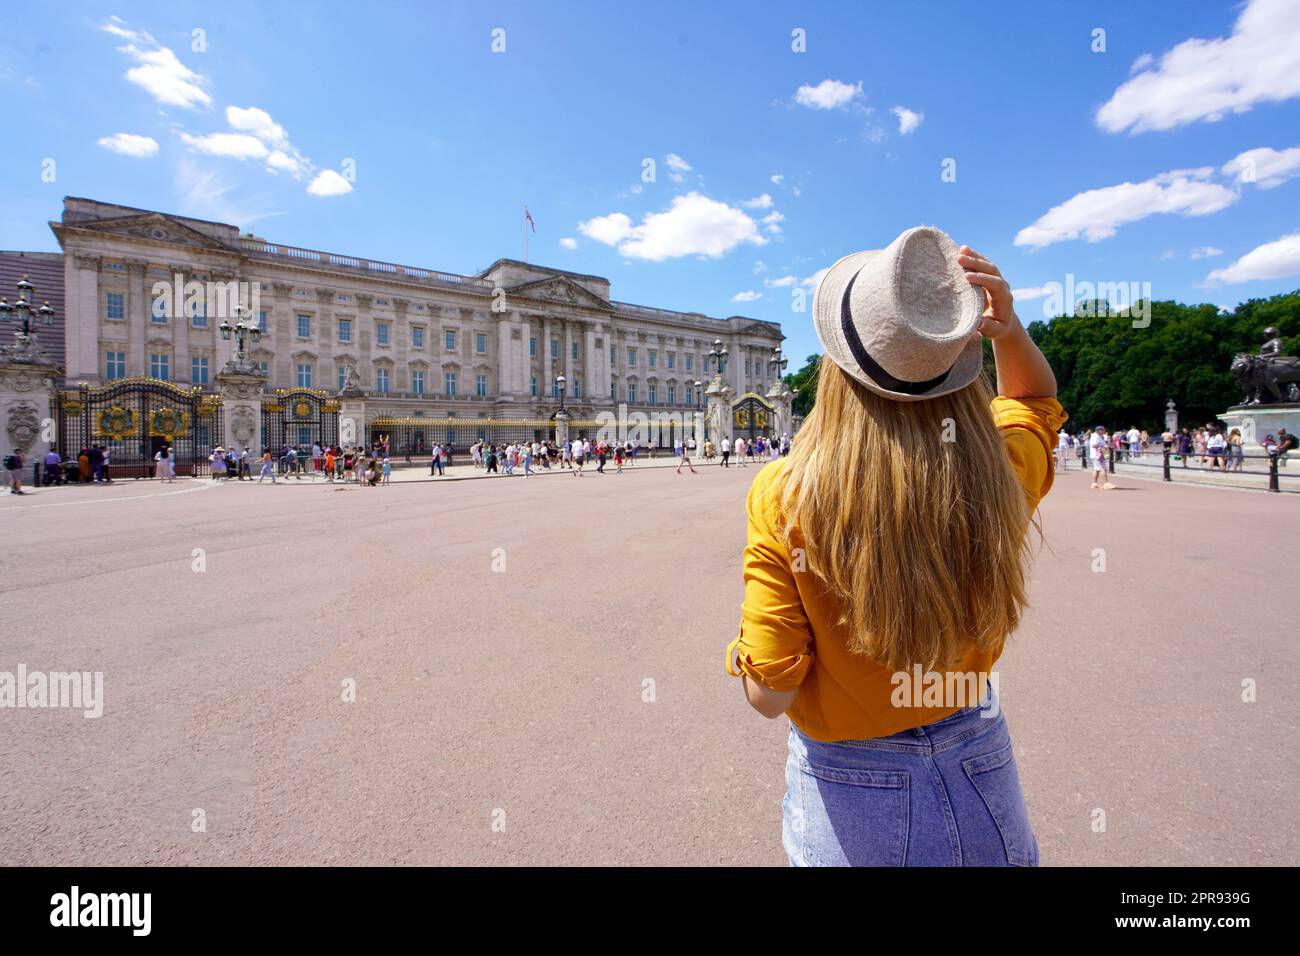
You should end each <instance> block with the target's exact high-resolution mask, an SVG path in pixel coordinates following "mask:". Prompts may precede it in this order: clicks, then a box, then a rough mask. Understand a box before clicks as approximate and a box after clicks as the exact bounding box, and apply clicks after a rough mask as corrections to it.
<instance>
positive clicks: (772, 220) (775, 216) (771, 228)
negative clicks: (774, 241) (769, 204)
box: [762, 209, 785, 236]
mask: <svg viewBox="0 0 1300 956" xmlns="http://www.w3.org/2000/svg"><path fill="white" fill-rule="evenodd" d="M784 221H785V216H783V215H781V214H780V213H779V212H777V211H776V210H775V209H773V210H772V211H771V212H770V213H768V214H767V215H766V216H764V217H763V219H762V223H763V228H764V229H766V230H767V231H768V232H769V233H771V234H772V235H774V236H775V235H777V234H778V233H780V232H781V227H780V226H778V225H777V223H778V222H784Z"/></svg>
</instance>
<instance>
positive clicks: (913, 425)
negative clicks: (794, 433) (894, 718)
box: [782, 358, 1030, 670]
mask: <svg viewBox="0 0 1300 956" xmlns="http://www.w3.org/2000/svg"><path fill="white" fill-rule="evenodd" d="M992 397H993V393H992V390H991V389H990V387H989V384H988V382H987V380H986V379H985V378H984V376H983V375H981V376H980V378H979V379H977V380H976V381H975V382H973V383H972V384H970V385H968V386H967V387H966V388H963V389H961V390H959V391H956V392H952V393H950V394H948V395H944V396H941V397H939V398H932V399H927V400H924V401H915V402H896V401H891V400H890V399H887V398H884V397H882V396H880V395H877V394H876V393H874V392H872V391H871V390H870V389H867V388H865V387H863V386H862V385H861V384H859V383H858V382H856V381H854V380H853V379H852V378H850V377H849V376H848V375H846V374H845V373H844V372H843V371H841V370H840V368H839V367H838V366H836V365H835V364H834V363H833V362H831V361H829V360H828V359H826V358H823V359H822V361H821V368H820V370H819V373H818V384H817V402H816V404H815V405H814V407H813V410H812V412H811V413H810V414H809V416H808V419H807V420H806V421H805V423H804V425H803V428H802V429H800V432H799V440H798V441H797V442H795V443H794V447H793V448H792V449H791V452H790V459H789V465H788V468H787V470H786V472H785V474H784V476H783V479H782V481H783V490H782V494H783V504H784V508H783V512H784V515H785V529H784V530H785V536H786V541H787V544H789V545H790V546H791V547H792V548H795V547H799V548H802V549H803V555H804V557H805V559H806V561H807V570H808V571H810V572H811V573H813V574H814V575H816V576H817V577H818V578H819V579H820V581H821V582H822V583H823V584H824V585H825V587H826V588H827V589H828V590H829V592H830V595H831V596H832V597H833V598H835V599H836V601H837V607H838V608H839V609H840V614H839V621H838V623H839V624H840V625H841V626H842V627H844V628H846V629H847V631H848V634H849V646H850V649H851V650H853V651H854V652H856V653H860V654H863V655H865V656H867V657H869V658H870V659H872V660H875V661H878V662H880V663H881V664H883V665H885V666H887V667H889V668H891V669H893V670H906V669H908V668H911V667H912V666H913V665H915V664H921V665H923V666H924V667H926V668H927V669H930V668H934V669H942V668H945V667H949V666H951V665H952V664H953V663H955V662H956V661H957V660H958V659H960V657H961V656H962V655H963V654H964V653H965V652H967V651H969V650H970V649H971V648H972V647H976V648H980V649H991V650H995V651H997V650H1000V649H1001V646H1002V643H1003V642H1004V641H1005V639H1006V636H1007V635H1008V634H1010V633H1011V632H1012V631H1013V630H1015V628H1016V626H1017V624H1019V622H1020V614H1021V611H1022V610H1023V609H1024V607H1025V604H1026V596H1025V566H1026V562H1027V559H1028V550H1029V548H1028V534H1027V532H1028V525H1029V518H1030V515H1029V507H1028V502H1027V500H1026V498H1025V492H1024V490H1023V489H1022V488H1021V486H1020V483H1019V481H1018V480H1017V478H1016V475H1015V473H1014V472H1013V471H1012V469H1011V462H1010V460H1009V458H1008V456H1007V451H1006V447H1005V446H1004V444H1003V440H1002V438H1001V436H1000V435H999V434H998V430H997V428H996V427H995V425H994V423H993V418H992V415H991V414H990V411H989V402H990V400H991V399H992Z"/></svg>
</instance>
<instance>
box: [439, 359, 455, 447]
mask: <svg viewBox="0 0 1300 956" xmlns="http://www.w3.org/2000/svg"><path fill="white" fill-rule="evenodd" d="M442 391H443V394H444V395H446V396H447V397H448V398H455V397H456V373H455V372H447V373H445V374H444V375H443V376H442ZM448 440H449V441H450V439H448Z"/></svg>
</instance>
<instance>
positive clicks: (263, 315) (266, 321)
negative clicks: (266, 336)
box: [257, 309, 271, 332]
mask: <svg viewBox="0 0 1300 956" xmlns="http://www.w3.org/2000/svg"><path fill="white" fill-rule="evenodd" d="M257 327H258V328H259V329H261V330H262V331H263V332H269V331H270V330H271V318H270V316H269V315H268V314H267V311H266V309H262V310H261V311H260V312H258V313H257Z"/></svg>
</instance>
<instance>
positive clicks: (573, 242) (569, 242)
mask: <svg viewBox="0 0 1300 956" xmlns="http://www.w3.org/2000/svg"><path fill="white" fill-rule="evenodd" d="M560 245H561V246H563V247H564V248H565V249H569V250H573V249H576V248H578V240H577V239H574V238H573V237H572V236H565V237H564V238H563V239H561V240H560Z"/></svg>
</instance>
